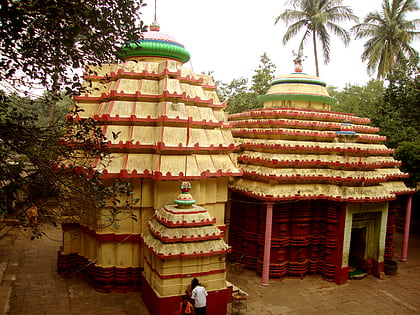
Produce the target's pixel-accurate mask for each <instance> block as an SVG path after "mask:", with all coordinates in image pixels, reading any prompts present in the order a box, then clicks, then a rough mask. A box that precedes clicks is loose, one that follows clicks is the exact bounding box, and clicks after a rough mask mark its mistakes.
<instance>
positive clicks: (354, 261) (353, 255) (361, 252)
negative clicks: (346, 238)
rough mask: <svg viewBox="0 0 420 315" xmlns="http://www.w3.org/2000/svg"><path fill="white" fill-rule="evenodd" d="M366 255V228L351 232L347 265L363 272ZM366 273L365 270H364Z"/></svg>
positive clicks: (355, 229) (354, 229)
mask: <svg viewBox="0 0 420 315" xmlns="http://www.w3.org/2000/svg"><path fill="white" fill-rule="evenodd" d="M365 255H366V227H362V228H353V229H352V230H351V240H350V253H349V265H350V266H352V267H354V268H357V269H361V270H364V269H365ZM364 271H366V270H364Z"/></svg>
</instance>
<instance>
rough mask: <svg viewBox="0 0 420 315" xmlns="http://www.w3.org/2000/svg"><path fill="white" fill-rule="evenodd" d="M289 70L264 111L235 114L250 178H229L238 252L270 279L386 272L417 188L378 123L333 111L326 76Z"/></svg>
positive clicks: (232, 236) (340, 278) (341, 279)
mask: <svg viewBox="0 0 420 315" xmlns="http://www.w3.org/2000/svg"><path fill="white" fill-rule="evenodd" d="M298 66H299V67H297V69H296V72H295V73H291V74H288V75H282V76H280V77H278V78H276V79H274V80H273V81H272V82H271V88H270V89H269V91H268V92H267V94H266V95H262V96H260V100H261V102H262V103H263V108H260V109H254V110H248V111H245V112H242V113H238V114H233V115H230V117H229V119H230V120H231V121H232V124H233V129H232V133H233V135H234V137H235V140H236V143H237V144H239V145H240V146H241V151H240V152H239V153H238V162H239V165H240V166H241V167H242V168H243V171H244V174H243V176H242V177H236V178H232V181H231V183H230V186H229V187H230V192H231V207H230V226H229V245H230V246H232V250H233V252H232V259H233V260H235V261H241V262H242V263H243V264H244V265H245V267H246V268H248V269H252V270H256V271H257V273H259V274H261V275H262V285H268V282H269V279H283V278H284V277H287V276H296V277H304V276H305V275H307V274H321V275H322V276H323V277H324V278H325V279H327V280H330V281H335V282H336V283H338V284H342V283H345V282H346V281H347V278H348V271H349V268H359V269H361V270H363V271H365V272H366V273H368V274H374V275H377V276H378V277H379V276H382V273H383V270H384V259H392V256H393V233H394V232H395V215H396V211H397V202H396V200H397V198H399V196H400V195H402V194H409V193H412V190H411V189H408V188H407V187H406V186H405V185H404V183H403V182H402V179H403V178H404V177H406V176H407V174H404V173H402V172H401V171H400V170H399V169H398V166H399V165H400V162H399V161H396V160H394V158H393V157H392V154H393V152H394V151H393V150H392V149H388V148H387V147H386V146H385V145H384V144H383V143H382V142H383V141H384V140H385V137H383V136H380V135H378V132H379V129H378V128H376V127H371V126H369V123H370V120H369V119H367V118H363V117H357V116H354V115H352V114H345V113H337V112H332V111H331V104H333V103H334V102H335V99H333V98H332V97H330V96H329V95H328V92H327V89H326V83H325V82H323V81H322V80H321V79H320V78H318V77H315V76H311V75H308V74H305V73H303V72H302V69H301V64H299V65H298Z"/></svg>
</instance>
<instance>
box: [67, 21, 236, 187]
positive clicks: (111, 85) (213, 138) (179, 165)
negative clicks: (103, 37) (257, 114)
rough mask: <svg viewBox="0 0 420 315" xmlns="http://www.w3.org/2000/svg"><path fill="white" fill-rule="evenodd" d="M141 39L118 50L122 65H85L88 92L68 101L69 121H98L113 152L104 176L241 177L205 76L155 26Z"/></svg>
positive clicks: (220, 109) (220, 108) (226, 126)
mask: <svg viewBox="0 0 420 315" xmlns="http://www.w3.org/2000/svg"><path fill="white" fill-rule="evenodd" d="M143 36H144V39H142V40H141V41H139V43H130V44H127V45H126V46H125V47H124V48H123V54H122V57H123V58H124V62H123V63H121V64H110V65H102V66H101V67H94V66H90V67H89V68H87V69H86V72H85V75H84V79H85V82H84V87H85V88H86V90H87V93H86V94H83V95H80V96H77V97H76V98H75V100H76V101H77V106H78V107H79V112H78V117H77V118H76V119H83V118H94V119H95V120H96V121H97V122H98V123H99V124H100V125H102V126H103V127H102V131H103V133H104V135H105V136H106V138H107V139H108V149H109V150H110V151H111V152H113V153H114V154H113V160H112V163H111V164H110V165H108V166H107V167H106V169H105V170H103V175H104V178H138V177H146V178H152V179H154V180H183V179H190V180H191V179H197V180H201V179H205V178H208V177H220V176H237V175H240V174H241V170H240V169H239V168H238V167H237V165H236V160H235V157H234V156H233V155H232V152H233V151H234V150H235V149H237V148H238V146H237V145H235V144H234V140H233V137H232V134H231V132H230V130H229V128H230V127H231V125H230V123H229V122H228V121H227V115H226V114H225V113H224V111H223V108H224V107H225V104H224V103H220V101H219V99H218V96H217V94H216V85H215V84H214V82H213V79H212V78H211V76H207V75H198V74H195V73H193V71H192V70H191V69H187V68H184V67H183V66H182V64H183V63H184V62H186V61H187V60H188V59H189V53H188V52H187V51H186V50H185V48H184V47H183V46H182V45H181V44H179V43H178V42H177V41H176V40H174V39H173V38H172V37H171V36H169V35H167V34H165V33H161V32H160V31H159V28H157V27H151V31H150V32H146V33H144V34H143ZM93 163H94V166H96V165H97V164H98V163H99V161H98V160H97V161H93Z"/></svg>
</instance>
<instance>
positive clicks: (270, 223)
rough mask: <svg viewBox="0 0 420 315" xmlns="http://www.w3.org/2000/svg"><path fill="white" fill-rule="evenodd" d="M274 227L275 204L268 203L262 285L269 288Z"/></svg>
mask: <svg viewBox="0 0 420 315" xmlns="http://www.w3.org/2000/svg"><path fill="white" fill-rule="evenodd" d="M272 226H273V203H271V202H267V211H266V216H265V240H264V261H263V270H262V282H261V285H263V286H268V280H269V278H270V250H271V230H272Z"/></svg>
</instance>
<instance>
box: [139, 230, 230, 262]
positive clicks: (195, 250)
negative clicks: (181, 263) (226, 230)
mask: <svg viewBox="0 0 420 315" xmlns="http://www.w3.org/2000/svg"><path fill="white" fill-rule="evenodd" d="M143 241H144V245H145V246H146V248H147V249H148V250H149V251H151V252H152V253H153V254H154V255H155V256H156V257H157V258H159V259H170V258H172V259H174V258H191V257H203V256H210V255H217V254H226V251H227V249H228V246H227V244H226V243H225V242H224V241H223V240H222V239H217V240H207V241H201V242H189V243H182V242H181V243H163V242H162V241H161V240H159V239H157V238H155V237H154V236H152V235H151V234H150V233H145V235H144V236H143Z"/></svg>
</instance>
